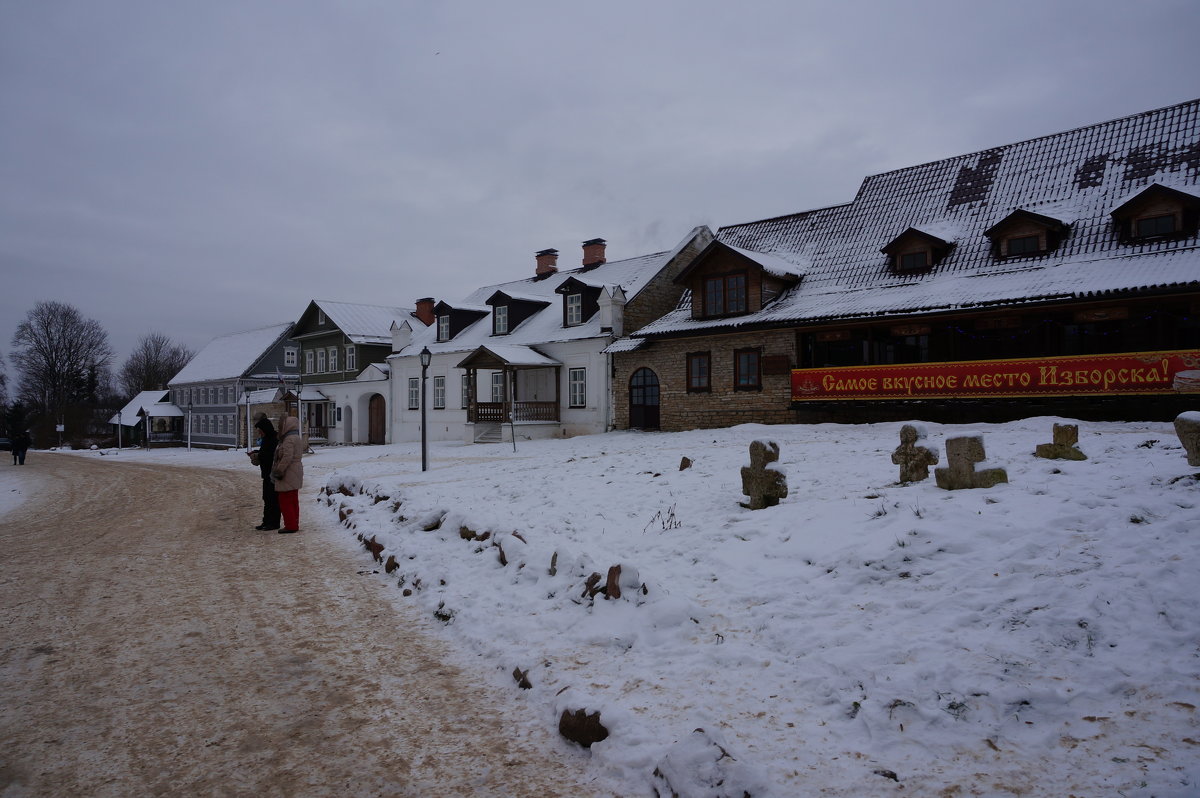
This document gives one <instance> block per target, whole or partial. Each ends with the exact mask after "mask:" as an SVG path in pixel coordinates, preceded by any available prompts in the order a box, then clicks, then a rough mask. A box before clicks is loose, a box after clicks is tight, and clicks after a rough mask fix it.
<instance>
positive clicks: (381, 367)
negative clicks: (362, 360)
mask: <svg viewBox="0 0 1200 798" xmlns="http://www.w3.org/2000/svg"><path fill="white" fill-rule="evenodd" d="M391 373H392V367H391V366H389V365H388V364H387V363H371V364H368V365H367V367H366V368H364V369H363V370H362V371H360V372H359V373H358V376H357V377H355V378H354V379H355V380H356V381H358V382H373V381H377V380H386V379H387V378H388V375H390V374H391Z"/></svg>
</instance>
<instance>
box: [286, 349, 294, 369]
mask: <svg viewBox="0 0 1200 798" xmlns="http://www.w3.org/2000/svg"><path fill="white" fill-rule="evenodd" d="M283 365H284V366H286V367H288V368H295V367H296V350H295V348H294V347H290V346H289V347H288V348H287V349H285V350H283Z"/></svg>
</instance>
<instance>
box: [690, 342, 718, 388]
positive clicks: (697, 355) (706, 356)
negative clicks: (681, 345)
mask: <svg viewBox="0 0 1200 798" xmlns="http://www.w3.org/2000/svg"><path fill="white" fill-rule="evenodd" d="M686 357H687V362H686V364H685V369H686V371H687V392H688V393H712V352H710V351H704V352H688V353H687V355H686ZM700 361H703V363H704V373H703V374H702V375H701V374H699V373H698V370H697V369H696V368H695V365H696V363H697V362H700ZM701 382H702V384H700V383H701Z"/></svg>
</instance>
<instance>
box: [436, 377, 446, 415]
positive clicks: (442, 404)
mask: <svg viewBox="0 0 1200 798" xmlns="http://www.w3.org/2000/svg"><path fill="white" fill-rule="evenodd" d="M433 409H434V410H445V409H446V378H445V377H434V378H433Z"/></svg>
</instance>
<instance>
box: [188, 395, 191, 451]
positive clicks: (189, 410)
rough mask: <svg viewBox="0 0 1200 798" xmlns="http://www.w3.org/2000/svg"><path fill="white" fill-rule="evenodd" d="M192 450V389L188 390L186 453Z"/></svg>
mask: <svg viewBox="0 0 1200 798" xmlns="http://www.w3.org/2000/svg"><path fill="white" fill-rule="evenodd" d="M191 450H192V389H191V388H188V451H189V452H190V451H191Z"/></svg>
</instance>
